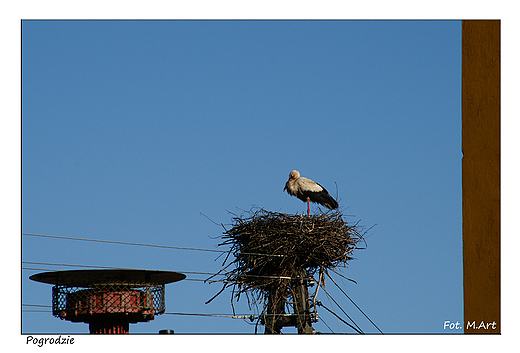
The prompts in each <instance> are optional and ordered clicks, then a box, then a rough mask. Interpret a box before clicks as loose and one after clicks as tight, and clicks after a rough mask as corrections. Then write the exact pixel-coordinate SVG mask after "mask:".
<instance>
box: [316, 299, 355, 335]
mask: <svg viewBox="0 0 520 353" xmlns="http://www.w3.org/2000/svg"><path fill="white" fill-rule="evenodd" d="M316 304H317V305H318V306H321V307H322V308H324V309H325V310H327V311H328V312H329V313H331V314H332V315H334V316H336V317H337V318H338V319H339V320H341V321H342V322H343V323H344V324H346V325H347V326H349V327H351V328H352V329H353V330H354V331H356V332H357V333H359V334H360V335H362V334H364V333H363V332H362V331H359V330H358V329H357V328H355V327H354V326H352V325H351V324H349V323H348V322H346V321H345V320H343V319H342V318H341V317H340V316H339V315H338V314H336V313H335V312H334V311H332V310H330V309H329V308H327V307H326V306H325V305H323V303H322V302H321V301H320V300H318V301H317V302H316Z"/></svg>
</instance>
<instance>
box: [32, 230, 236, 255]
mask: <svg viewBox="0 0 520 353" xmlns="http://www.w3.org/2000/svg"><path fill="white" fill-rule="evenodd" d="M22 235H28V236H33V237H45V238H55V239H67V240H79V241H89V242H98V243H109V244H121V245H136V246H148V247H154V248H166V249H177V250H195V251H209V252H218V253H227V252H229V251H227V250H215V249H201V248H189V247H180V246H171V245H156V244H145V243H132V242H127V241H117V240H101V239H87V238H75V237H65V236H61V235H47V234H34V233H22Z"/></svg>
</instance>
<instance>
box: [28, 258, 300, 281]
mask: <svg viewBox="0 0 520 353" xmlns="http://www.w3.org/2000/svg"><path fill="white" fill-rule="evenodd" d="M22 264H31V265H46V266H63V267H83V268H99V269H115V270H139V269H136V268H127V267H117V266H94V265H74V264H64V263H51V262H36V261H22ZM22 269H24V270H39V271H57V270H51V269H46V268H34V267H22ZM176 272H180V273H188V274H196V275H210V276H212V277H214V276H225V275H226V274H227V273H212V272H199V271H181V270H177V271H176ZM237 277H259V278H269V279H288V280H297V279H300V278H299V277H287V276H267V275H250V274H242V275H237ZM210 278H211V277H210ZM186 279H188V278H186ZM191 280H195V279H191ZM199 280H200V281H208V283H214V282H232V283H233V281H226V280H214V281H209V280H208V279H204V280H202V279H199Z"/></svg>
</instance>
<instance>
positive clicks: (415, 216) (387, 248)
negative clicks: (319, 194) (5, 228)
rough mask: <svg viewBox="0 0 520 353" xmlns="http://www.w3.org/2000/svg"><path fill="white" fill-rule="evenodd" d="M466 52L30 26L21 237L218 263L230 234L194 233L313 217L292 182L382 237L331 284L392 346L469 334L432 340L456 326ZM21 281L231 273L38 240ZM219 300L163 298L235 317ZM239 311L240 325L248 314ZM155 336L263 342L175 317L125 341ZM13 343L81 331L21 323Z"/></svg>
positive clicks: (160, 25) (195, 29)
mask: <svg viewBox="0 0 520 353" xmlns="http://www.w3.org/2000/svg"><path fill="white" fill-rule="evenodd" d="M460 48H461V22H460V21H279V22H278V21H257V22H255V21H135V22H133V21H84V22H75V21H24V22H23V23H22V231H23V232H25V233H39V234H50V235H60V236H70V237H78V238H90V239H102V240H115V241H127V242H137V243H147V244H159V245H168V246H179V247H196V248H206V249H216V248H217V244H218V243H219V242H220V240H219V239H218V237H219V236H220V235H221V234H222V228H221V227H219V226H217V225H215V224H214V223H212V222H211V221H210V220H208V218H206V217H204V216H202V215H201V213H203V214H204V215H206V216H207V217H209V218H210V219H211V220H213V221H214V222H217V223H224V224H229V223H230V222H231V218H232V215H231V214H230V213H229V212H235V213H237V212H240V210H248V209H250V208H251V207H252V206H254V205H255V206H258V207H262V208H265V209H267V210H271V211H280V212H287V213H297V212H298V213H303V212H305V211H306V205H305V204H303V203H302V202H301V201H299V200H298V199H296V198H294V197H290V196H288V195H287V194H286V193H283V192H282V189H283V186H284V183H285V182H286V180H287V178H288V175H289V172H290V171H291V170H293V169H297V170H299V171H300V172H301V174H302V176H306V177H309V178H311V179H314V180H316V181H318V182H319V183H320V184H322V185H323V186H325V187H326V188H327V189H328V190H329V192H330V193H331V194H333V195H334V196H335V195H336V193H337V195H338V196H339V203H340V207H341V210H342V211H343V213H344V214H345V217H346V219H347V220H348V221H349V222H356V221H358V220H360V224H362V225H365V226H366V227H367V228H368V227H370V226H372V225H374V224H376V226H375V227H374V228H372V229H371V230H370V231H369V233H368V234H367V235H368V237H367V239H366V241H367V245H368V246H367V248H366V249H365V250H359V251H357V252H356V253H355V254H354V255H355V256H356V258H357V259H356V260H354V261H352V262H350V263H349V265H348V267H347V268H344V269H342V273H343V274H344V275H346V276H347V277H350V278H353V279H354V280H356V281H357V284H353V283H351V282H348V281H342V280H340V279H339V277H337V276H336V277H335V278H337V280H339V282H338V283H341V285H342V288H343V289H344V290H345V291H346V292H347V293H348V295H349V296H350V297H351V298H352V299H353V300H354V301H355V302H356V304H357V305H358V306H359V307H360V308H361V309H362V310H363V311H364V312H365V313H366V314H367V315H368V316H369V317H370V318H371V319H372V321H374V322H375V323H376V324H377V326H378V327H379V328H380V329H381V330H382V331H383V332H385V333H462V330H459V331H458V332H457V331H456V330H453V331H449V330H444V329H443V325H444V322H445V321H446V320H449V321H451V322H456V321H459V322H463V292H462V288H463V287H462V196H461V157H462V155H461V84H460V82H461V80H460V75H461V73H460V68H461V50H460ZM336 184H337V187H338V189H337V191H336ZM313 211H314V212H317V211H318V210H317V208H316V207H314V209H313ZM22 261H27V262H44V263H53V264H69V265H88V266H113V267H123V268H142V269H157V270H171V271H180V272H183V271H190V272H197V271H198V272H217V271H218V270H219V269H220V268H221V265H222V259H218V260H216V254H214V253H208V252H198V251H185V250H172V249H158V248H149V247H137V246H127V245H114V244H101V243H87V242H79V241H73V240H57V239H48V238H36V237H29V236H23V237H22ZM23 267H35V268H46V269H52V270H57V269H60V270H64V269H74V268H72V267H64V266H62V267H58V266H50V265H34V264H33V265H29V264H23ZM38 272H42V271H40V270H28V269H25V270H22V303H23V304H39V305H50V303H51V288H52V286H51V285H46V284H41V283H36V282H33V281H30V280H29V279H28V277H29V276H31V275H32V274H35V273H38ZM188 278H190V279H203V278H206V276H203V275H195V274H188ZM329 283H330V282H329ZM220 288H221V285H220V284H218V283H216V284H211V285H210V284H205V283H203V282H201V281H191V280H185V281H182V282H179V283H174V284H169V285H167V287H166V311H167V312H184V313H210V314H213V313H218V314H229V313H231V311H232V309H231V305H230V298H231V291H230V290H228V291H225V292H223V293H222V294H221V295H220V296H219V297H218V298H217V299H215V300H214V301H213V302H212V303H210V304H207V305H206V304H204V302H205V301H207V300H208V299H209V298H211V297H212V296H213V295H214V294H216V293H217V292H218V291H219V290H220ZM326 289H327V291H329V293H331V294H332V296H333V297H334V299H335V300H336V301H338V302H339V303H340V305H341V306H342V307H343V309H345V310H346V311H347V313H349V315H350V316H351V317H352V318H353V319H354V320H355V321H356V323H357V324H358V325H359V326H360V327H361V329H363V331H365V332H366V333H377V332H378V331H377V330H376V329H375V328H374V327H373V326H372V325H371V324H370V322H368V321H367V320H366V319H365V318H364V316H363V315H362V314H361V313H359V311H358V310H357V309H356V308H355V307H354V306H353V305H352V304H351V303H350V301H349V300H348V299H347V298H345V296H343V294H342V293H341V292H339V291H338V290H336V289H335V288H334V285H333V284H332V283H330V284H327V287H326ZM319 299H321V300H322V302H323V303H324V304H325V305H327V306H328V307H331V306H332V305H331V304H330V303H329V301H328V299H327V297H326V296H323V297H321V298H319ZM246 304H247V303H246V302H245V301H240V302H239V303H238V304H236V305H235V310H236V312H237V313H240V314H242V313H244V314H250V313H252V311H251V310H249V309H248V308H247V305H246ZM335 308H336V310H337V311H338V312H339V309H338V308H337V307H336V306H335ZM23 309H24V310H33V309H34V308H30V307H23ZM40 309H41V308H40ZM44 310H45V308H44ZM47 310H48V308H47ZM318 313H319V314H320V315H323V320H324V321H325V322H326V323H327V324H328V325H329V326H330V327H331V328H332V329H333V331H334V332H339V331H340V329H339V327H338V321H337V320H336V319H335V318H334V317H333V316H331V315H330V314H327V312H326V311H325V310H323V309H321V310H319V311H318ZM314 327H315V328H316V329H317V330H318V331H322V332H330V330H329V329H328V328H327V326H325V325H324V323H323V322H322V321H320V322H318V323H316V324H314ZM165 328H169V329H173V330H175V332H176V333H253V332H254V326H252V325H249V324H248V323H246V322H244V321H242V320H239V319H230V318H215V317H199V316H176V315H162V316H158V317H157V318H156V319H155V320H154V321H151V322H149V323H140V324H136V325H131V326H130V332H131V333H157V332H158V331H159V330H160V329H165ZM22 332H23V333H75V332H77V333H87V332H88V325H86V324H82V323H70V322H68V321H61V320H59V319H57V318H54V317H53V316H52V315H51V314H50V313H49V312H47V313H40V312H23V313H22ZM259 332H263V328H259ZM284 332H287V333H292V332H295V330H294V329H292V330H291V329H290V328H287V329H284ZM341 332H347V333H352V332H353V331H352V330H351V329H349V328H348V327H347V326H346V325H344V324H342V325H341Z"/></svg>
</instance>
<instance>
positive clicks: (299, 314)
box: [291, 269, 316, 334]
mask: <svg viewBox="0 0 520 353" xmlns="http://www.w3.org/2000/svg"><path fill="white" fill-rule="evenodd" d="M291 286H292V291H293V299H294V315H296V327H297V328H298V333H299V334H300V333H304V334H310V333H315V332H316V331H315V330H314V329H313V328H312V324H311V315H310V310H309V309H310V307H309V290H308V289H307V271H305V269H303V270H301V271H300V275H299V278H298V279H297V280H294V281H293V282H292V283H291Z"/></svg>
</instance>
